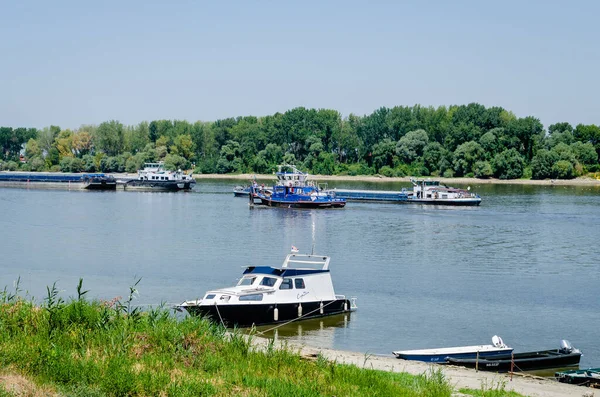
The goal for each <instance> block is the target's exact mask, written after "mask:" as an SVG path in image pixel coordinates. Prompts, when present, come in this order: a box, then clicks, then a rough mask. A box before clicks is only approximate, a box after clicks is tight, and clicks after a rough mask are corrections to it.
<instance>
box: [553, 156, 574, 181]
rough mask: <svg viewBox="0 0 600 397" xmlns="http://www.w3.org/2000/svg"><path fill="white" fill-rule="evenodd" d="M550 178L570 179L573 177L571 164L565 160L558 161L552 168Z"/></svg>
mask: <svg viewBox="0 0 600 397" xmlns="http://www.w3.org/2000/svg"><path fill="white" fill-rule="evenodd" d="M552 176H553V177H554V178H557V179H571V178H574V177H575V174H574V168H573V164H571V162H570V161H567V160H558V161H557V162H556V163H554V165H553V166H552Z"/></svg>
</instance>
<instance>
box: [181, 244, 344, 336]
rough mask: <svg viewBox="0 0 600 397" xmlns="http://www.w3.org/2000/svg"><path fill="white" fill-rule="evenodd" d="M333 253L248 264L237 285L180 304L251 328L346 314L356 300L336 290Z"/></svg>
mask: <svg viewBox="0 0 600 397" xmlns="http://www.w3.org/2000/svg"><path fill="white" fill-rule="evenodd" d="M329 261H330V258H329V257H327V256H323V255H302V254H297V253H292V254H289V255H287V256H286V258H285V260H284V262H283V264H282V265H281V267H270V266H249V267H247V268H246V269H245V270H244V274H243V276H242V278H241V279H240V280H239V282H238V283H237V285H235V286H232V287H228V288H221V289H216V290H211V291H208V292H206V294H205V295H204V297H203V298H202V299H200V300H190V301H185V302H183V303H182V304H180V305H179V306H177V308H178V309H185V310H186V311H187V312H189V313H190V314H195V315H202V316H206V317H208V318H210V319H212V320H214V321H217V322H221V323H223V324H224V325H226V326H230V327H231V326H239V327H248V326H252V325H264V324H273V323H283V322H293V321H299V320H305V319H311V318H317V317H324V316H330V315H334V314H340V313H348V312H352V311H354V310H356V299H355V298H351V299H348V298H346V296H344V295H337V294H336V293H335V291H334V289H333V283H332V281H331V273H330V270H329Z"/></svg>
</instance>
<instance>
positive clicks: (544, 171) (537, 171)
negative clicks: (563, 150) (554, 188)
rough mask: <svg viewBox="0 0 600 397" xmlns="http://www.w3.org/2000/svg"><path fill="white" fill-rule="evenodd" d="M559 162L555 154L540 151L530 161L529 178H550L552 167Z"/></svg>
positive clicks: (544, 150)
mask: <svg viewBox="0 0 600 397" xmlns="http://www.w3.org/2000/svg"><path fill="white" fill-rule="evenodd" d="M558 160H559V156H558V154H557V153H556V152H554V151H550V150H546V149H541V150H538V152H537V153H536V155H535V156H533V159H531V177H532V178H533V179H546V178H551V177H552V167H553V166H554V163H556V162H557V161H558Z"/></svg>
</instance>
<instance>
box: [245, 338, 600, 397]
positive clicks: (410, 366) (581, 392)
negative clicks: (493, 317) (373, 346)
mask: <svg viewBox="0 0 600 397" xmlns="http://www.w3.org/2000/svg"><path fill="white" fill-rule="evenodd" d="M252 340H253V342H254V344H255V346H257V347H259V348H265V347H266V346H267V345H268V343H269V339H266V338H262V337H256V336H255V337H254V338H253V339H252ZM277 346H278V347H279V348H285V347H286V346H287V347H288V348H289V349H291V350H292V351H296V352H298V353H299V354H300V355H301V356H302V357H304V358H307V359H316V358H317V357H318V356H319V355H321V356H323V357H325V358H326V359H327V360H330V361H335V362H337V363H344V364H352V365H356V366H357V367H359V368H367V369H376V370H380V371H391V372H407V373H409V374H412V375H420V374H423V373H427V372H428V371H429V370H430V369H431V368H433V369H440V368H441V369H442V371H443V373H444V375H445V376H446V377H447V379H448V380H449V382H450V384H451V385H453V386H454V388H455V390H456V391H458V390H459V389H461V388H469V389H481V388H482V386H483V387H486V388H487V389H490V388H495V387H497V386H501V385H504V389H505V390H507V391H515V392H517V393H520V394H522V395H524V396H531V397H582V396H586V397H592V396H594V395H598V397H600V391H597V392H598V393H597V394H595V393H594V389H590V388H587V387H582V386H574V385H569V384H565V383H559V382H557V381H555V380H554V379H550V378H541V377H537V376H527V375H520V374H515V375H513V378H512V380H511V379H510V375H509V374H496V373H490V372H483V371H479V372H476V371H475V370H472V369H467V368H462V367H455V366H441V365H437V364H427V363H424V362H419V361H407V360H399V359H397V358H395V357H391V356H390V357H385V356H376V355H368V354H362V353H356V352H349V351H342V350H333V349H326V348H316V347H310V346H306V345H304V344H299V343H295V342H290V341H281V342H279V343H277ZM586 393H587V394H586Z"/></svg>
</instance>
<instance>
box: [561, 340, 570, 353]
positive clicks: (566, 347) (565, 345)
mask: <svg viewBox="0 0 600 397" xmlns="http://www.w3.org/2000/svg"><path fill="white" fill-rule="evenodd" d="M558 351H559V352H560V353H565V354H568V353H571V352H572V351H573V346H571V343H569V341H568V340H566V339H563V340H561V341H560V349H558Z"/></svg>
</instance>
